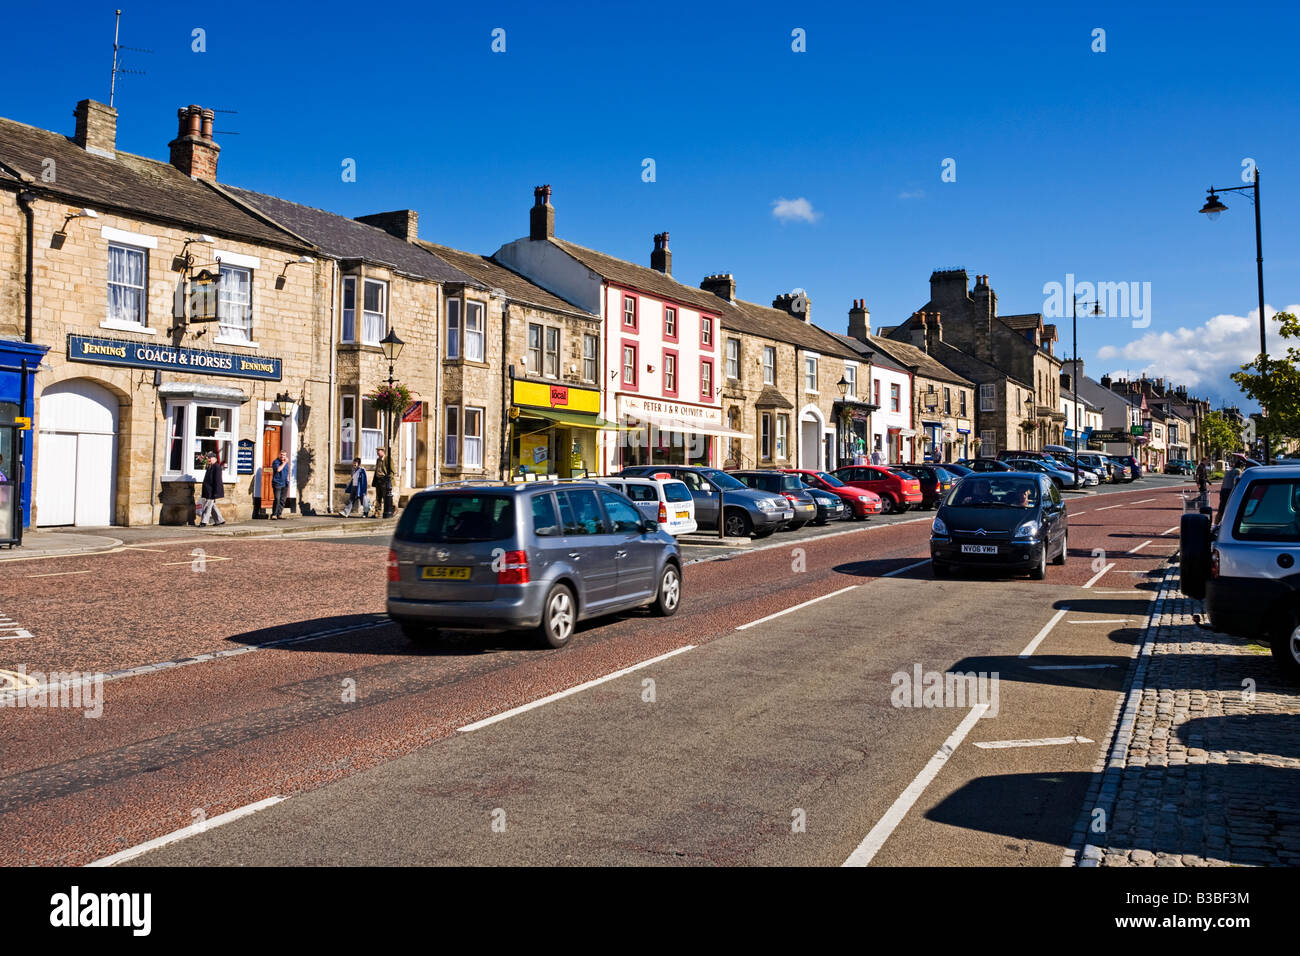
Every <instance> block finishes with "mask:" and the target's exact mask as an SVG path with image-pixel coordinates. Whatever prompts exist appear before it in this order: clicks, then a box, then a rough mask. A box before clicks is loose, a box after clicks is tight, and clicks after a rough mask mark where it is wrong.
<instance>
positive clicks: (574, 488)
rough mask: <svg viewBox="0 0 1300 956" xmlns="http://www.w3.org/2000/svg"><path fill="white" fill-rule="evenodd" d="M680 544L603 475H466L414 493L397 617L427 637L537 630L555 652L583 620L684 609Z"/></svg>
mask: <svg viewBox="0 0 1300 956" xmlns="http://www.w3.org/2000/svg"><path fill="white" fill-rule="evenodd" d="M681 598H682V557H681V550H680V549H679V548H678V547H677V542H676V541H675V540H674V538H673V537H672V535H670V534H666V533H665V532H662V531H660V530H659V526H658V524H657V523H656V522H655V521H653V520H650V519H648V518H646V517H645V516H644V515H642V514H641V513H640V512H639V511H637V509H636V506H635V505H634V504H633V503H632V502H631V501H629V500H628V499H627V498H626V497H625V496H623V495H621V494H619V493H618V492H617V491H614V490H613V489H611V488H607V487H605V486H604V485H600V484H597V483H596V482H593V481H573V482H570V481H545V482H541V481H538V482H527V483H524V484H506V483H504V482H467V483H457V484H454V485H450V486H446V485H442V486H438V487H437V488H433V489H429V490H427V491H423V492H420V493H419V494H417V495H416V496H415V497H414V498H412V499H411V502H410V504H408V505H407V506H406V510H405V511H404V512H403V513H402V518H401V520H400V521H399V522H398V523H397V528H396V530H395V531H394V532H393V541H392V546H391V548H390V549H389V552H388V616H389V617H391V618H392V619H393V620H394V621H396V622H397V623H398V624H399V625H401V628H402V631H403V632H404V633H405V634H406V636H407V637H408V638H410V639H411V640H412V641H415V642H417V643H425V642H430V641H435V640H437V639H438V637H439V633H438V629H439V628H450V629H455V630H527V629H532V628H536V629H537V630H538V632H539V635H540V637H541V638H542V639H543V641H545V643H546V644H548V645H550V646H551V647H563V646H564V645H565V644H567V643H569V639H570V638H571V637H572V636H573V631H574V628H575V626H576V625H577V623H578V621H581V620H585V619H587V618H591V617H596V616H598V615H601V614H611V613H614V612H616V611H626V610H630V609H632V608H637V607H645V606H647V605H648V606H651V607H653V608H654V610H655V611H656V612H657V613H658V614H660V615H662V616H665V617H667V616H669V615H672V614H675V613H676V612H677V608H678V605H679V604H680V603H681Z"/></svg>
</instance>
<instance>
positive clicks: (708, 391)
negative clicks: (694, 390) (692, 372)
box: [700, 361, 713, 401]
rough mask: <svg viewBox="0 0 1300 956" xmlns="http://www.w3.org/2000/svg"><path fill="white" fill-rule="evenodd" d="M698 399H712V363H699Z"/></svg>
mask: <svg viewBox="0 0 1300 956" xmlns="http://www.w3.org/2000/svg"><path fill="white" fill-rule="evenodd" d="M700 398H703V399H705V400H706V401H711V400H712V399H713V363H712V362H709V361H704V362H701V363H700Z"/></svg>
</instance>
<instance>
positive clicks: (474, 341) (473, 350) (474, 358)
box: [465, 302, 484, 362]
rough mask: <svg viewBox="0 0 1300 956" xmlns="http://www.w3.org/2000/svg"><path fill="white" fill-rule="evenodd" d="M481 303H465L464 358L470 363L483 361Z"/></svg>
mask: <svg viewBox="0 0 1300 956" xmlns="http://www.w3.org/2000/svg"><path fill="white" fill-rule="evenodd" d="M483 337H484V330H483V303H482V302H466V303H465V358H466V359H468V360H469V361H471V362H481V361H483V354H484V352H483Z"/></svg>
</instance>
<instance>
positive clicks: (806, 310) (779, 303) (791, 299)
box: [772, 292, 812, 322]
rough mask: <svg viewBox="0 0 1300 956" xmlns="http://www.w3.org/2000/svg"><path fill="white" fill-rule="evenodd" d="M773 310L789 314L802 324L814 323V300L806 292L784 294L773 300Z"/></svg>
mask: <svg viewBox="0 0 1300 956" xmlns="http://www.w3.org/2000/svg"><path fill="white" fill-rule="evenodd" d="M772 308H774V309H780V310H781V311H782V312H789V313H790V314H791V315H793V316H794V317H795V318H796V319H798V320H799V321H800V322H811V321H812V300H811V299H810V298H808V294H807V293H806V292H783V293H781V294H780V295H778V296H777V297H776V298H775V299H773V300H772Z"/></svg>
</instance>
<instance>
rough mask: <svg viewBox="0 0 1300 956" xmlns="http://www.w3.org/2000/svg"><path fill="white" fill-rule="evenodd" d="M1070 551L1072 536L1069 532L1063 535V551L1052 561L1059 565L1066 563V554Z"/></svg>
mask: <svg viewBox="0 0 1300 956" xmlns="http://www.w3.org/2000/svg"><path fill="white" fill-rule="evenodd" d="M1069 553H1070V536H1069V535H1068V534H1063V535H1061V553H1060V554H1058V555H1057V556H1056V557H1054V558H1053V559H1052V563H1053V564H1057V565H1062V564H1065V556H1066V555H1067V554H1069Z"/></svg>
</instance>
